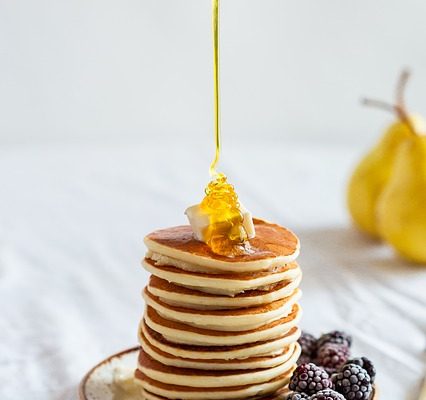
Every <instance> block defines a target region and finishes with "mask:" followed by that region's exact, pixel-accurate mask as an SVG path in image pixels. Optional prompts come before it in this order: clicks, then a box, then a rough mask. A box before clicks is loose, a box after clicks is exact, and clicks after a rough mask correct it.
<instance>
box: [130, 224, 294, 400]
mask: <svg viewBox="0 0 426 400" xmlns="http://www.w3.org/2000/svg"><path fill="white" fill-rule="evenodd" d="M254 224H255V228H256V237H255V238H253V239H250V245H251V248H252V252H250V254H245V255H241V256H236V257H233V258H230V257H224V256H220V255H217V254H214V253H212V252H211V250H210V248H209V247H208V246H207V245H206V244H205V243H202V242H199V241H197V240H195V239H194V237H193V233H192V230H191V227H190V226H179V227H174V228H169V229H164V230H159V231H156V232H153V233H151V234H149V235H148V236H147V237H146V238H145V244H146V246H147V247H148V253H147V255H146V258H145V259H144V260H143V265H144V267H145V269H147V270H148V271H149V272H150V273H151V274H152V276H151V277H150V281H149V284H148V286H147V287H146V288H145V289H144V291H143V297H144V299H145V302H146V310H145V314H144V317H143V319H142V321H141V324H140V328H139V340H140V344H141V350H140V354H139V360H138V368H137V370H136V372H135V378H136V382H137V383H138V384H140V385H141V386H142V388H143V396H144V397H145V399H146V400H164V399H184V400H186V399H188V400H189V399H194V400H213V399H220V400H224V399H249V398H250V399H251V398H255V399H257V398H274V394H275V393H278V391H280V390H282V388H284V387H285V386H286V385H287V383H288V381H289V379H290V376H291V373H292V371H293V369H294V368H295V364H296V361H297V359H298V357H299V355H300V348H299V345H298V343H297V339H298V338H299V335H300V330H299V328H298V327H297V323H298V321H299V319H300V315H301V309H300V307H299V305H298V303H297V302H298V300H299V298H300V295H301V293H300V290H299V289H298V286H299V283H300V280H301V276H302V274H301V271H300V268H299V266H298V265H297V263H296V262H295V259H296V257H297V255H298V253H299V241H298V239H297V237H296V236H295V235H294V234H293V233H292V232H290V231H288V230H287V229H285V228H283V227H281V226H278V225H275V224H272V223H269V222H265V221H262V220H257V219H255V220H254ZM268 396H269V397H268Z"/></svg>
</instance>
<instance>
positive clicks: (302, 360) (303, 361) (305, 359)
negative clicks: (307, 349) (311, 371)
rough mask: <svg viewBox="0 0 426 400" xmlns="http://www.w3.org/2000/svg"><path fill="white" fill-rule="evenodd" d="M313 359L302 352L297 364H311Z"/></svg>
mask: <svg viewBox="0 0 426 400" xmlns="http://www.w3.org/2000/svg"><path fill="white" fill-rule="evenodd" d="M311 361H312V359H311V357H308V356H305V355H304V354H302V355H301V356H300V357H299V359H298V360H297V365H301V364H309V363H310V362H311Z"/></svg>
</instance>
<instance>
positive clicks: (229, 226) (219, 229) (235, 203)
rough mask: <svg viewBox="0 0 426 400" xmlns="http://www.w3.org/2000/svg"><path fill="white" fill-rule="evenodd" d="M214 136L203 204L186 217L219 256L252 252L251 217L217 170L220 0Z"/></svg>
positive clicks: (215, 14)
mask: <svg viewBox="0 0 426 400" xmlns="http://www.w3.org/2000/svg"><path fill="white" fill-rule="evenodd" d="M212 28H213V29H212V30H213V83H214V137H215V145H216V149H215V155H214V159H213V161H212V163H211V165H210V169H209V172H210V177H211V181H210V183H209V184H208V185H207V187H206V188H205V197H204V198H203V200H202V201H201V203H200V204H197V205H195V206H192V207H189V208H188V209H187V210H186V212H185V214H186V215H187V216H188V219H189V222H190V224H191V226H192V229H193V231H194V235H195V237H196V238H197V239H198V240H201V241H203V242H205V243H207V245H208V246H209V247H210V249H211V250H212V251H213V252H214V253H216V254H220V255H224V256H230V257H233V256H236V255H241V254H246V253H250V252H251V249H250V244H249V239H250V238H252V237H254V236H255V230H254V225H253V220H252V216H251V214H250V213H249V212H248V211H247V210H246V209H245V208H244V207H243V206H242V205H241V203H240V202H239V200H238V195H237V193H236V192H235V189H234V187H233V186H232V185H231V184H230V183H229V182H228V181H227V177H226V175H225V174H223V173H221V172H218V171H217V170H216V167H217V164H218V162H219V158H220V150H221V136H220V135H221V133H220V86H219V0H212Z"/></svg>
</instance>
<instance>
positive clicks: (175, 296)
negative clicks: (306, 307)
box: [148, 273, 302, 310]
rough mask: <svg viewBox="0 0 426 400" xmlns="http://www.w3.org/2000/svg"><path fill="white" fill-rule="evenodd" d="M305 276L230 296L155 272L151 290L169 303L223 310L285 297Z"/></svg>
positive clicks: (151, 279)
mask: <svg viewBox="0 0 426 400" xmlns="http://www.w3.org/2000/svg"><path fill="white" fill-rule="evenodd" d="M301 279H302V274H301V273H300V274H299V275H298V276H297V277H295V278H294V279H289V280H285V281H280V282H277V283H275V284H273V285H271V286H270V287H269V288H268V289H263V290H258V289H254V290H247V291H245V292H243V293H239V294H236V295H235V296H232V297H230V296H225V295H215V294H212V293H206V292H201V291H199V290H194V289H189V288H186V287H183V286H179V285H176V284H174V283H171V282H167V281H166V280H164V279H161V278H159V277H157V276H154V275H151V278H150V280H149V284H148V290H149V292H150V293H152V294H153V295H154V296H157V297H159V298H160V299H161V301H163V302H164V303H167V304H169V305H174V306H180V307H186V308H192V309H199V310H219V309H229V308H242V307H253V306H258V305H261V304H267V303H271V302H273V301H276V300H280V299H283V298H285V297H288V296H289V295H290V294H291V293H292V292H293V291H294V290H295V289H296V288H297V287H298V286H299V284H300V281H301Z"/></svg>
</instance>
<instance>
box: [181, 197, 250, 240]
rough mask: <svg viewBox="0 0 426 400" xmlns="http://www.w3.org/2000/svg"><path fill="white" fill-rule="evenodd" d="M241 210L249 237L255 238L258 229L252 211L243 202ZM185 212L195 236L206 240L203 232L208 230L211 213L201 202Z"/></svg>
mask: <svg viewBox="0 0 426 400" xmlns="http://www.w3.org/2000/svg"><path fill="white" fill-rule="evenodd" d="M240 211H241V214H242V215H243V227H244V229H245V231H246V233H247V236H248V238H249V239H251V238H254V237H255V236H256V231H255V229H254V224H253V217H252V215H251V213H250V211H248V210H247V209H246V208H245V207H244V206H243V205H242V204H241V203H240ZM185 214H186V216H187V217H188V221H189V223H190V225H191V228H192V230H193V231H194V235H195V238H196V239H197V240H200V241H201V242H205V241H206V240H205V237H204V236H203V232H205V231H206V229H207V228H208V226H209V224H210V218H209V215H208V214H207V213H205V212H204V211H203V210H202V209H201V206H200V204H196V205H194V206H191V207H188V208H187V209H186V211H185Z"/></svg>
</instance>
